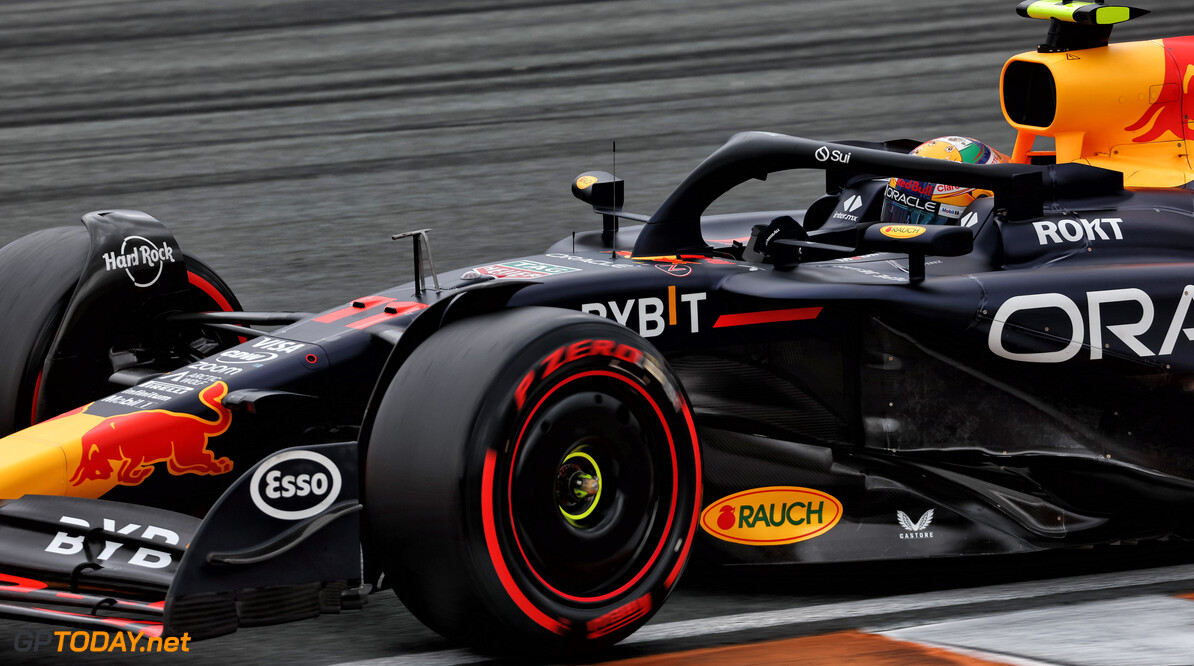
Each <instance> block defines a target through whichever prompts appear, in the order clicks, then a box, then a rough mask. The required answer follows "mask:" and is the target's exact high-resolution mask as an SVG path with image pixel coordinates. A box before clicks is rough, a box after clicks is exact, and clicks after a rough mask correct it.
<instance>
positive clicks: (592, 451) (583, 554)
mask: <svg viewBox="0 0 1194 666" xmlns="http://www.w3.org/2000/svg"><path fill="white" fill-rule="evenodd" d="M511 459H512V464H511V467H510V474H509V477H508V482H507V486H506V489H505V494H506V499H507V504H508V507H509V519H510V523H509V525H510V532H511V535H512V536H513V539H514V542H515V544H516V545H517V547H518V551H519V554H520V557H519V558H517V559H518V562H517V564H518V565H520V566H519V568H520V569H523V570H524V571H525V572H527V573H529V574H530V575H531V577H532V578H533V579H534V580H536V581H538V583H539V584H540V585H541V586H542V587H543V588H546V590H547V591H549V592H551V593H554V594H555V595H556V596H558V597H561V598H563V599H567V600H570V601H576V602H597V601H604V600H607V599H610V598H612V597H615V596H617V595H618V594H621V593H622V592H624V591H626V590H627V589H629V588H631V587H633V586H634V585H635V584H636V583H637V582H639V580H641V579H642V578H643V576H644V575H645V574H646V573H647V572H648V571H649V570H650V569H651V567H652V565H653V564H654V563H655V561H656V560H657V559H658V557H659V555H660V552H661V551H662V547H663V545H664V542H665V541H666V540H667V535H668V533H669V531H670V529H671V524H672V521H673V518H674V514H675V510H676V498H677V486H676V475H677V467H676V454H675V446H674V440H673V437H672V433H671V429H670V425H669V424H668V422H667V420H666V419H665V418H664V417H663V413H662V411H661V410H660V408H659V406H658V405H657V404H656V403H655V401H654V399H653V398H651V396H650V395H649V394H648V393H647V392H646V391H645V390H644V389H643V388H642V387H641V386H639V385H638V384H636V383H635V382H633V381H631V380H630V379H628V378H626V377H624V376H622V375H620V374H617V373H613V372H607V371H591V372H585V373H579V374H577V375H574V376H572V377H569V378H567V379H564V380H563V381H561V382H559V383H558V384H556V385H555V386H553V387H552V388H551V389H549V390H548V391H546V393H545V395H544V396H543V397H542V398H541V399H540V400H539V402H538V403H537V404H536V405H535V407H534V408H532V409H531V410H530V411H529V413H528V414H527V415H526V417H525V418H524V419H522V420H521V426H520V432H519V435H518V437H517V439H516V441H515V445H514V449H513V451H512V457H511ZM578 491H579V492H578Z"/></svg>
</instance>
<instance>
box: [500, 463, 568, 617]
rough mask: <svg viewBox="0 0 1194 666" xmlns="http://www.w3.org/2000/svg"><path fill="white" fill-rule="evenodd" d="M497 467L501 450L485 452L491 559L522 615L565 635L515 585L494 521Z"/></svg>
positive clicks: (503, 584) (503, 585)
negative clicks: (494, 479)
mask: <svg viewBox="0 0 1194 666" xmlns="http://www.w3.org/2000/svg"><path fill="white" fill-rule="evenodd" d="M496 466H497V451H494V450H493V449H489V450H488V451H486V452H485V469H484V472H483V473H482V474H481V526H482V529H483V530H484V531H485V547H486V548H487V549H488V550H489V559H490V560H491V561H492V562H493V568H494V570H495V571H497V575H498V580H500V581H501V582H502V587H504V588H506V594H508V595H510V599H512V600H513V601H514V603H515V604H516V605H517V606H518V607H519V608H520V609H522V612H523V613H526V615H527V617H529V618H531V619H532V620H534V621H535V623H536V624H538V625H539V626H541V627H543V628H544V629H547V630H548V631H551V632H553V633H556V634H560V635H563V634H564V632H565V630H566V627H565V626H564V624H563V623H561V622H560V621H558V620H556V619H554V618H551V617H548V616H547V615H546V614H544V612H543V611H541V610H539V609H538V608H537V607H536V606H535V604H533V603H531V600H530V599H527V597H526V595H525V594H523V593H522V590H521V589H519V588H518V585H517V584H516V583H515V582H514V577H513V576H511V575H510V570H509V569H508V568H507V567H506V561H505V560H504V559H503V558H502V550H501V546H500V545H499V544H498V538H497V527H496V526H495V525H494V520H493V518H494V513H493V476H494V468H495V467H496Z"/></svg>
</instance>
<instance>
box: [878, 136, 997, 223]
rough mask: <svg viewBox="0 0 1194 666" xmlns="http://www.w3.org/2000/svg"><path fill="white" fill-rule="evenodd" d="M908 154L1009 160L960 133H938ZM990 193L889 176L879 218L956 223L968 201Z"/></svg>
mask: <svg viewBox="0 0 1194 666" xmlns="http://www.w3.org/2000/svg"><path fill="white" fill-rule="evenodd" d="M910 154H912V155H918V156H920V157H935V158H937V159H939V160H952V161H954V162H964V163H966V164H1002V163H1005V162H1010V161H1011V160H1010V159H1009V158H1008V156H1007V155H1004V154H1003V153H1001V152H999V151H998V150H995V149H994V148H992V147H990V146H988V145H987V144H985V143H983V142H981V141H975V140H974V139H968V138H966V137H964V136H942V137H938V138H936V139H933V140H931V141H926V142H924V143H922V144H920V145H919V146H917V147H916V148H913V149H912V152H911V153H910ZM991 195H992V192H991V191H990V190H978V189H974V188H972V187H955V186H953V185H946V184H944V183H926V182H922V181H917V180H906V179H904V178H892V179H891V180H889V181H888V182H887V188H886V189H884V191H883V212H882V213H881V217H880V219H881V220H882V221H883V222H889V223H892V224H955V225H956V224H958V218H960V217H962V211H964V210H966V206H968V205H969V204H970V202H972V201H974V200H975V199H978V198H981V197H989V196H991Z"/></svg>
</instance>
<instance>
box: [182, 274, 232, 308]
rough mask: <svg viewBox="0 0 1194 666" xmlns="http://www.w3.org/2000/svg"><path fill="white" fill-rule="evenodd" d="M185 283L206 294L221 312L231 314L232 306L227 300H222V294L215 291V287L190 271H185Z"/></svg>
mask: <svg viewBox="0 0 1194 666" xmlns="http://www.w3.org/2000/svg"><path fill="white" fill-rule="evenodd" d="M187 282H190V283H191V284H192V285H194V286H196V287H198V288H199V291H202V292H203V293H205V294H207V297H208V298H210V299H211V300H213V301H215V302H216V305H218V306H220V309H221V310H223V311H224V312H232V309H233V308H232V304H231V303H229V302H228V299H227V298H224V294H221V293H220V290H219V289H216V287H215V285H213V284H212V283H210V282H208V281H207V280H204V279H203V278H201V277H199V276H198V275H196V274H194V273H192V272H191V271H187Z"/></svg>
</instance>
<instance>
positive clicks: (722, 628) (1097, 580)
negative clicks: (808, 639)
mask: <svg viewBox="0 0 1194 666" xmlns="http://www.w3.org/2000/svg"><path fill="white" fill-rule="evenodd" d="M1183 580H1189V581H1192V585H1194V565H1191V564H1185V565H1180V566H1173V567H1162V568H1157V569H1143V570H1138V571H1123V572H1117V573H1107V574H1089V575H1085V576H1073V577H1070V578H1054V579H1049V580H1033V581H1023V582H1019V583H1005V584H1001V585H988V586H985V587H974V588H966V589H959V590H942V591H936V592H919V593H916V594H904V595H899V596H893V597H882V598H878V599H865V600H862V601H845V602H840V603H832V604H820V605H816V606H799V607H795V608H785V609H780V610H771V611H759V612H755V613H739V614H736V615H722V616H718V617H710V618H702V619H699V620H683V621H679V622H663V623H660V624H648V625H647V626H646V627H643V628H642V629H640V630H638V632H636V633H634V634H633V635H631V636H630V637H629V638H627V639H626V640H624V641H622V644H623V645H632V644H639V643H651V642H655V641H666V640H675V639H683V638H694V637H698V636H708V635H711V634H730V633H734V632H738V631H746V630H754V629H765V628H768V627H780V626H785V625H799V624H806V623H810V622H824V621H831V620H842V619H851V620H854V621H856V622H857V623H858V625H859V626H860V627H861V626H862V625H864V624H867V623H868V622H869V621H870V620H868V618H872V617H875V616H880V615H886V614H889V613H907V612H913V611H922V610H940V609H943V608H954V607H962V606H972V605H976V604H988V603H995V602H999V601H1013V600H1017V599H1035V598H1040V597H1047V596H1050V595H1054V594H1069V593H1074V592H1097V591H1099V590H1114V589H1119V588H1130V587H1141V586H1145V585H1154V584H1158V583H1174V582H1178V581H1183ZM870 622H873V621H870ZM489 658H490V657H486V656H484V655H480V654H477V653H475V652H470V651H468V650H442V651H438V652H420V653H416V654H406V655H395V656H393V657H379V658H377V659H366V660H363V661H353V662H344V663H342V664H339V665H338V666H408V665H412V666H413V665H415V664H430V665H432V666H436V665H439V664H467V663H476V662H481V661H486V660H488V659H489Z"/></svg>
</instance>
